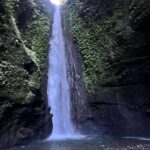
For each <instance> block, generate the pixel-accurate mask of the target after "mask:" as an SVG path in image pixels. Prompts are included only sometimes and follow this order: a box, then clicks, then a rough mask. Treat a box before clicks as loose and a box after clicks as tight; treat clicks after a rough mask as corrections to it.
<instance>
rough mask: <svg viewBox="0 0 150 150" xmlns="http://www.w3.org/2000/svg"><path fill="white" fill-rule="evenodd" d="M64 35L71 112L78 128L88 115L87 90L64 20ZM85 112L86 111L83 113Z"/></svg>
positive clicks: (75, 50)
mask: <svg viewBox="0 0 150 150" xmlns="http://www.w3.org/2000/svg"><path fill="white" fill-rule="evenodd" d="M64 36H65V48H66V54H67V66H68V69H67V70H68V79H69V84H70V95H71V105H72V107H71V113H72V115H71V116H72V120H73V121H74V123H75V125H76V127H77V128H79V126H80V124H81V123H82V122H85V120H86V118H87V117H88V114H89V112H88V109H87V105H88V104H87V92H86V89H85V85H84V82H83V75H82V71H83V70H82V61H81V56H80V53H79V51H78V49H77V48H76V46H75V44H74V43H73V41H72V36H71V34H70V33H69V32H68V27H67V25H66V24H65V20H64ZM81 108H82V109H81ZM85 112H86V113H85Z"/></svg>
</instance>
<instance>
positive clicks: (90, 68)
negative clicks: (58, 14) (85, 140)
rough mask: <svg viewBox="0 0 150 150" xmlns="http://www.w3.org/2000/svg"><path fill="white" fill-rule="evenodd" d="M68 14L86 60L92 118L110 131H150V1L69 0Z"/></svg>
mask: <svg viewBox="0 0 150 150" xmlns="http://www.w3.org/2000/svg"><path fill="white" fill-rule="evenodd" d="M64 17H65V24H66V25H67V26H68V30H69V31H70V34H71V35H72V39H73V42H74V44H75V45H76V46H77V48H78V50H79V52H80V55H81V57H82V61H83V77H84V83H85V85H86V89H87V91H88V92H89V98H88V102H89V109H90V110H91V115H90V116H89V118H88V120H90V121H89V122H93V121H94V122H95V123H96V124H97V125H98V126H99V128H101V130H100V131H104V132H105V133H107V132H108V133H109V134H111V133H112V134H121V135H124V134H126V135H144V134H145V135H146V134H147V135H149V134H150V133H149V132H148V131H150V130H149V126H148V124H149V123H150V121H149V110H150V107H149V106H150V105H149V104H150V94H149V92H150V91H149V89H150V84H149V82H150V71H149V68H150V59H149V58H150V52H149V49H150V43H149V39H150V29H149V26H150V21H149V20H150V2H149V1H148V0H131V1H129V0H105V1H103V0H99V1H97V0H83V1H81V0H68V2H67V4H66V6H65V7H64ZM93 130H94V129H93Z"/></svg>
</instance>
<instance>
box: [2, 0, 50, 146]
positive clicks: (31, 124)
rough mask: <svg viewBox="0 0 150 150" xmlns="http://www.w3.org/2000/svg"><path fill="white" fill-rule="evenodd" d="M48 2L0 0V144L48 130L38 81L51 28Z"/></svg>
mask: <svg viewBox="0 0 150 150" xmlns="http://www.w3.org/2000/svg"><path fill="white" fill-rule="evenodd" d="M48 4H49V3H48V1H47V0H45V1H41V0H34V1H32V0H27V1H24V0H5V1H1V2H0V51H1V52H0V122H1V125H0V135H1V136H0V147H6V146H13V145H16V144H22V143H26V142H28V141H30V140H32V139H41V138H45V137H47V136H48V134H49V133H50V132H51V128H52V123H51V116H50V113H49V112H50V109H49V108H48V106H47V99H46V96H45V95H44V94H43V90H46V87H45V84H44V83H43V84H42V78H43V76H44V71H43V70H44V69H45V66H46V65H45V64H46V62H45V61H44V60H46V55H47V51H48V39H49V36H50V35H49V33H50V28H51V19H50V12H48V8H47V5H48ZM44 88H45V89H44Z"/></svg>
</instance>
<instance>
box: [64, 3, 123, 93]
mask: <svg viewBox="0 0 150 150" xmlns="http://www.w3.org/2000/svg"><path fill="white" fill-rule="evenodd" d="M84 7H86V10H87V11H93V9H90V8H88V6H87V5H86V6H85V5H84V4H83V3H82V2H80V1H77V3H76V4H75V3H73V2H70V3H68V5H67V6H66V8H65V12H64V13H65V20H66V22H67V24H68V26H69V30H70V32H71V34H72V35H73V40H74V42H75V43H76V46H77V47H78V49H79V50H80V53H81V56H82V60H83V70H84V72H83V76H84V82H85V85H86V88H87V89H88V91H89V92H91V93H95V92H100V91H102V87H111V85H112V84H115V83H117V81H118V80H119V79H120V78H121V77H122V76H121V75H117V73H116V71H115V69H113V67H112V66H113V63H114V62H116V61H117V60H119V59H120V58H121V57H122V55H123V53H122V52H121V48H120V47H119V46H118V43H117V42H116V40H115V38H114V37H116V36H121V35H122V31H124V23H123V21H122V20H120V18H121V16H122V11H119V9H118V11H116V13H115V14H113V16H109V17H107V18H106V19H104V20H96V21H93V17H89V14H93V13H92V12H91V13H88V16H86V10H85V9H84ZM120 9H121V8H120ZM81 10H85V13H84V14H83V16H84V18H82V15H81V13H80V12H81ZM95 15H96V14H95ZM86 18H87V19H86ZM103 89H104V91H106V89H111V88H103Z"/></svg>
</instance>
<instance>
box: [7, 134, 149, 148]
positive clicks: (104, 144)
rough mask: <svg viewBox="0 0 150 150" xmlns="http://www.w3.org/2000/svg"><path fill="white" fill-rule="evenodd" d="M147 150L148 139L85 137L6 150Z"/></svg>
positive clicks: (41, 142)
mask: <svg viewBox="0 0 150 150" xmlns="http://www.w3.org/2000/svg"><path fill="white" fill-rule="evenodd" d="M143 147H146V148H144V150H149V149H150V139H147V138H137V137H127V138H115V137H98V136H93V137H90V136H89V137H86V138H81V139H72V140H71V139H70V140H69V139H68V140H60V141H55V140H52V141H39V142H34V143H32V144H30V145H28V146H21V147H16V148H11V149H7V150H116V149H117V150H143Z"/></svg>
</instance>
